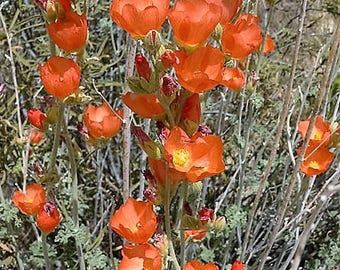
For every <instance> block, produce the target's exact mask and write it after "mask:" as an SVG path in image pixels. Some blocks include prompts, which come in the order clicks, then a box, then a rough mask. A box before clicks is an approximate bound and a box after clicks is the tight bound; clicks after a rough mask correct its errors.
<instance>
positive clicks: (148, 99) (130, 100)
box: [122, 92, 165, 118]
mask: <svg viewBox="0 0 340 270" xmlns="http://www.w3.org/2000/svg"><path fill="white" fill-rule="evenodd" d="M122 99H123V102H124V104H125V105H126V106H128V107H129V108H130V109H131V110H132V111H133V112H134V113H136V114H138V115H139V116H140V117H143V118H158V117H161V116H162V115H163V114H164V112H165V111H164V108H163V106H162V104H161V103H160V101H159V100H158V98H157V97H156V95H155V94H136V93H131V92H128V93H126V94H125V95H124V96H123V98H122Z"/></svg>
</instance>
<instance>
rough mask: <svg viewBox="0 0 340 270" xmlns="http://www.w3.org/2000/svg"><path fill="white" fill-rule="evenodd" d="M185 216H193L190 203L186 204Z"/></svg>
mask: <svg viewBox="0 0 340 270" xmlns="http://www.w3.org/2000/svg"><path fill="white" fill-rule="evenodd" d="M184 214H186V215H188V216H192V209H191V207H190V204H189V203H188V202H184Z"/></svg>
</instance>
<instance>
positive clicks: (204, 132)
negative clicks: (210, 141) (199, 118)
mask: <svg viewBox="0 0 340 270" xmlns="http://www.w3.org/2000/svg"><path fill="white" fill-rule="evenodd" d="M198 132H200V133H201V134H202V135H203V136H207V135H209V134H211V133H212V131H211V129H210V127H208V126H206V125H202V124H201V125H199V126H198Z"/></svg>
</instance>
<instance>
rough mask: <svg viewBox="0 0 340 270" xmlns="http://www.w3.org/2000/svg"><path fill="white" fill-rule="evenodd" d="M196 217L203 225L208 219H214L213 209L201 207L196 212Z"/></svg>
mask: <svg viewBox="0 0 340 270" xmlns="http://www.w3.org/2000/svg"><path fill="white" fill-rule="evenodd" d="M198 218H199V220H200V221H201V222H202V224H203V225H204V224H207V223H208V222H209V221H212V220H214V218H215V214H214V210H212V209H210V208H207V207H202V209H201V210H200V211H199V212H198Z"/></svg>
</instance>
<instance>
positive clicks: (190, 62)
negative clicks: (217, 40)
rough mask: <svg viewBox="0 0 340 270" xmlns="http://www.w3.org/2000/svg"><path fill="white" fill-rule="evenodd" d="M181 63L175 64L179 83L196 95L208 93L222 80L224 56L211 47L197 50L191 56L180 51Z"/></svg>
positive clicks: (178, 53)
mask: <svg viewBox="0 0 340 270" xmlns="http://www.w3.org/2000/svg"><path fill="white" fill-rule="evenodd" d="M176 55H177V57H178V59H179V61H178V63H176V64H174V67H175V70H176V75H177V78H178V82H179V83H180V84H181V85H182V86H183V87H184V88H185V89H187V90H189V91H191V92H194V93H201V92H203V91H207V90H209V89H211V88H213V87H215V86H216V85H218V84H219V83H220V81H221V79H222V68H223V64H224V55H223V53H222V52H220V51H219V50H218V49H216V48H213V47H211V46H207V47H202V48H198V49H196V50H195V51H194V52H192V53H191V54H187V53H184V52H182V51H179V52H177V53H176Z"/></svg>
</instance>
